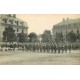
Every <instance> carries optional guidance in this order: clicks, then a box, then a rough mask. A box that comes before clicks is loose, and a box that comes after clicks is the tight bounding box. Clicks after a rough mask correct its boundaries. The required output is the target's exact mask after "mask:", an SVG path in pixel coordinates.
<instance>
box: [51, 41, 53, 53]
mask: <svg viewBox="0 0 80 80" xmlns="http://www.w3.org/2000/svg"><path fill="white" fill-rule="evenodd" d="M53 49H54V46H53V43H52V44H51V52H52V53H53Z"/></svg>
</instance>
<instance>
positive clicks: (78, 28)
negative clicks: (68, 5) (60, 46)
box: [52, 18, 80, 39]
mask: <svg viewBox="0 0 80 80" xmlns="http://www.w3.org/2000/svg"><path fill="white" fill-rule="evenodd" d="M71 31H72V32H74V33H76V34H78V33H80V18H78V19H69V18H67V19H64V18H63V20H62V22H60V23H58V24H55V25H53V29H52V35H53V39H55V38H56V34H57V33H61V34H62V35H63V37H64V38H66V36H65V35H66V34H68V33H69V32H71Z"/></svg>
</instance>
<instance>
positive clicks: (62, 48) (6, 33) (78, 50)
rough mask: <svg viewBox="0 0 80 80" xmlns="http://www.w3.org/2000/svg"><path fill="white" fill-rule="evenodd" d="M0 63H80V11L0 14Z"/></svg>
mask: <svg viewBox="0 0 80 80" xmlns="http://www.w3.org/2000/svg"><path fill="white" fill-rule="evenodd" d="M0 65H80V14H0Z"/></svg>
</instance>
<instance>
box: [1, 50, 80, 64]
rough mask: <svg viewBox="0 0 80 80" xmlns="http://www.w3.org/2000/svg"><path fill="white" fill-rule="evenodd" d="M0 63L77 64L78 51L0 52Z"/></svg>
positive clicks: (79, 58)
mask: <svg viewBox="0 0 80 80" xmlns="http://www.w3.org/2000/svg"><path fill="white" fill-rule="evenodd" d="M0 64H2V65H78V64H80V51H72V52H71V53H56V54H55V53H37V52H36V53H34V52H25V51H8V52H0Z"/></svg>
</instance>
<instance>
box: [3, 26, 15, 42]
mask: <svg viewBox="0 0 80 80" xmlns="http://www.w3.org/2000/svg"><path fill="white" fill-rule="evenodd" d="M3 41H4V42H15V41H16V34H15V30H14V29H13V28H12V27H11V26H9V27H7V28H5V31H3Z"/></svg>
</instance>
